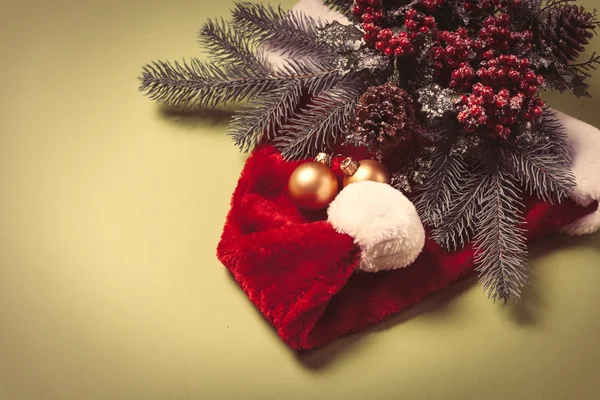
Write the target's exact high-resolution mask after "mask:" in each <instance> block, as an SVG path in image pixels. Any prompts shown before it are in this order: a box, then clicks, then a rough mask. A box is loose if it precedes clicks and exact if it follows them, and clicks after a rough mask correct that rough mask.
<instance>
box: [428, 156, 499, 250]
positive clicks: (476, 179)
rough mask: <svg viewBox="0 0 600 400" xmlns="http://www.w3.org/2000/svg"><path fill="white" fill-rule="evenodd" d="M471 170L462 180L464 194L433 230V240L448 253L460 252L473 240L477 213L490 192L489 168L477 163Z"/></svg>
mask: <svg viewBox="0 0 600 400" xmlns="http://www.w3.org/2000/svg"><path fill="white" fill-rule="evenodd" d="M469 169H470V170H472V171H473V172H471V173H469V174H467V175H466V176H465V177H464V179H462V187H463V189H462V190H463V192H464V194H463V195H462V196H461V197H460V199H458V200H457V201H456V202H455V203H456V204H455V205H454V206H453V207H452V208H451V209H450V210H449V211H448V213H446V214H445V215H444V216H443V218H442V221H441V223H440V224H439V226H438V227H437V228H434V229H433V239H434V240H435V241H436V242H437V243H438V244H439V245H440V246H442V247H444V248H445V249H446V250H447V251H455V250H458V249H460V248H462V247H464V246H465V245H466V244H467V243H468V242H469V241H470V240H471V233H472V232H473V230H474V228H475V224H476V216H477V212H478V211H479V210H480V209H481V207H482V206H483V201H484V196H485V194H486V193H487V192H488V191H489V180H486V177H488V176H489V174H490V171H489V168H488V167H487V166H486V165H484V164H481V163H477V164H476V165H474V166H472V167H470V168H469Z"/></svg>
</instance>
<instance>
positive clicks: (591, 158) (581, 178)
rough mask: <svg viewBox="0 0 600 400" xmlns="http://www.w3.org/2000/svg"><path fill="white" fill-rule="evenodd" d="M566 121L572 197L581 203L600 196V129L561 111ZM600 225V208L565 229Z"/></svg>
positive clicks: (575, 230)
mask: <svg viewBox="0 0 600 400" xmlns="http://www.w3.org/2000/svg"><path fill="white" fill-rule="evenodd" d="M558 117H559V118H560V121H561V122H562V124H563V125H564V128H565V132H566V134H567V136H568V141H569V144H570V145H571V147H572V148H573V166H572V168H571V169H572V171H573V174H574V175H575V179H576V183H577V184H576V186H575V189H574V190H573V192H572V193H571V198H572V199H573V200H574V201H575V202H576V203H577V204H579V205H581V206H584V207H585V206H588V205H590V204H591V203H592V202H593V201H595V200H600V131H599V130H598V129H597V128H595V127H593V126H591V125H589V124H586V123H585V122H583V121H580V120H578V119H576V118H573V117H571V116H569V115H566V114H563V113H560V112H559V113H558ZM598 229H600V208H599V209H598V210H597V211H596V212H594V213H592V214H590V215H587V216H585V217H583V218H581V219H579V220H577V221H575V222H574V223H572V224H570V225H568V226H566V227H565V228H564V229H563V231H564V232H566V233H569V234H571V235H585V234H589V233H593V232H595V231H597V230H598Z"/></svg>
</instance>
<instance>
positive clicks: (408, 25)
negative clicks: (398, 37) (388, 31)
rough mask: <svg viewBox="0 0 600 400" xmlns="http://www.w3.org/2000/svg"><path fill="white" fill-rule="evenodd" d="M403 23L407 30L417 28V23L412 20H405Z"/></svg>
mask: <svg viewBox="0 0 600 400" xmlns="http://www.w3.org/2000/svg"><path fill="white" fill-rule="evenodd" d="M404 25H405V26H406V29H408V30H409V31H416V30H417V29H419V25H418V24H417V23H416V22H415V21H413V20H408V21H405V22H404Z"/></svg>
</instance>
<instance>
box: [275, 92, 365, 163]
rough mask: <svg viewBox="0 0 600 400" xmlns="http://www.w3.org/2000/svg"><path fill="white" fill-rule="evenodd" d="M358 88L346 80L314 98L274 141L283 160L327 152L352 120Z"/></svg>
mask: <svg viewBox="0 0 600 400" xmlns="http://www.w3.org/2000/svg"><path fill="white" fill-rule="evenodd" d="M361 88H362V87H361V85H358V84H357V83H356V82H352V81H345V82H342V83H340V84H339V85H337V86H335V87H333V88H332V89H331V90H326V91H324V92H323V93H321V94H320V95H318V96H316V97H313V98H312V99H311V101H310V104H309V105H308V106H307V107H305V108H304V109H303V110H301V111H300V112H299V113H298V115H296V116H295V117H294V118H292V119H291V120H290V121H289V122H288V124H286V126H284V127H283V130H284V135H282V136H281V137H279V138H278V139H277V140H276V142H275V145H276V146H277V147H278V148H279V149H280V150H281V153H282V155H283V157H284V158H285V159H286V160H296V159H303V158H307V157H310V156H314V155H316V154H317V153H319V152H322V151H327V150H330V149H331V148H332V146H333V144H334V143H335V142H336V141H337V140H338V138H339V137H340V135H341V134H342V133H343V132H344V131H345V130H346V129H347V127H348V125H349V124H350V123H351V121H352V120H353V119H354V108H355V107H356V103H357V102H358V97H359V95H360V92H361Z"/></svg>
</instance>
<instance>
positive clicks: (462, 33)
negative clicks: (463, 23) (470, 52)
mask: <svg viewBox="0 0 600 400" xmlns="http://www.w3.org/2000/svg"><path fill="white" fill-rule="evenodd" d="M456 33H458V36H460V37H461V38H463V39H466V38H468V37H469V31H468V30H467V28H465V27H461V28H458V30H457V31H456Z"/></svg>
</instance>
